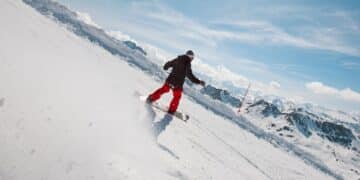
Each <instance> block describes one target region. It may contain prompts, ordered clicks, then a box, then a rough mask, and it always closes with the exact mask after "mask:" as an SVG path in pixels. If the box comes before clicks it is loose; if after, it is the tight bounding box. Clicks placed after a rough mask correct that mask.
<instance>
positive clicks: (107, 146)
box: [0, 0, 341, 180]
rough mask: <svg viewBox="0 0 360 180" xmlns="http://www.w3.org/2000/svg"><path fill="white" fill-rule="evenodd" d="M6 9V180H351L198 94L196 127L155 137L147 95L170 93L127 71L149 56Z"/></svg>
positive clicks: (0, 169) (0, 121) (0, 109)
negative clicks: (117, 52)
mask: <svg viewBox="0 0 360 180" xmlns="http://www.w3.org/2000/svg"><path fill="white" fill-rule="evenodd" d="M0 3H1V4H0V14H1V16H0V22H1V24H2V25H3V26H2V28H0V39H1V40H2V41H1V44H0V46H1V47H0V63H1V66H0V85H1V87H0V100H1V101H0V102H1V103H0V144H1V148H0V162H1V163H0V179H1V180H2V179H4V180H12V179H332V178H334V177H336V178H341V176H337V175H336V174H334V173H331V171H329V170H327V169H326V168H325V170H324V168H321V167H319V169H317V168H314V166H313V165H310V164H306V163H305V162H308V163H311V162H309V161H304V160H302V159H300V158H298V156H294V155H292V154H290V153H287V152H286V151H284V150H283V148H277V147H276V146H274V145H273V144H271V143H269V142H268V141H265V140H264V139H267V138H264V137H259V136H260V132H261V131H257V129H250V130H249V129H246V128H249V127H250V125H247V124H246V122H238V123H239V124H238V125H236V123H234V122H232V121H229V120H225V119H224V117H223V116H219V115H217V114H215V113H213V111H214V110H213V111H209V110H207V109H206V108H204V107H203V106H202V105H200V104H205V103H209V102H213V101H207V100H206V99H205V100H201V99H197V100H196V99H195V100H194V97H195V96H196V97H201V96H200V95H198V94H196V93H199V92H196V90H194V89H190V88H189V89H187V94H189V95H190V96H191V95H192V96H191V97H192V98H191V97H190V96H184V99H183V101H182V102H181V107H180V109H181V110H183V111H185V112H188V113H189V114H190V116H191V117H192V119H191V121H190V122H188V123H183V122H181V121H178V120H176V119H173V120H172V121H171V122H170V123H169V124H168V125H167V127H166V129H164V130H163V131H161V133H160V134H159V135H158V136H154V135H153V133H152V130H153V128H154V127H153V126H152V122H151V121H159V120H161V119H162V118H163V116H164V114H161V113H158V112H153V111H152V110H151V108H148V107H146V106H145V105H144V104H143V103H142V102H141V101H139V99H138V97H137V94H138V93H141V94H146V93H148V92H150V91H152V90H153V89H155V88H156V87H158V86H160V85H161V84H160V83H159V82H158V81H156V80H154V78H153V77H151V76H149V75H148V73H146V72H145V71H141V70H140V69H139V68H134V66H133V65H131V64H129V63H128V62H127V61H129V58H130V59H135V60H136V58H137V57H140V56H139V55H132V54H131V56H129V57H127V58H123V57H119V56H114V55H112V54H111V53H109V51H106V50H105V49H103V47H101V46H99V45H95V44H93V43H91V42H90V41H88V40H86V39H84V38H81V37H79V36H78V35H76V34H74V33H73V32H72V31H69V29H68V28H67V27H66V26H64V25H62V24H60V23H58V22H55V21H53V20H51V19H49V18H46V17H45V16H43V15H41V14H39V13H38V12H36V11H35V10H34V9H33V8H31V7H30V6H27V5H26V4H24V3H23V2H22V1H19V0H1V1H0ZM122 50H123V51H121V52H123V53H124V54H125V53H129V52H131V51H130V50H129V49H126V47H123V49H122ZM137 60H138V59H137ZM139 63H142V61H139ZM144 64H145V65H146V62H145V63H144ZM144 64H142V65H144ZM155 79H156V78H155ZM169 98H170V96H166V97H165V99H163V100H162V102H163V103H165V102H168V100H169ZM199 103H200V104H199ZM218 107H219V108H221V107H222V106H220V105H219V106H218ZM215 109H216V108H215ZM222 115H224V114H222ZM245 125H247V126H245ZM239 127H246V128H239ZM254 132H259V134H258V136H254ZM263 135H266V134H263ZM274 141H276V142H281V141H280V140H277V139H276V138H275V139H274ZM279 146H280V145H279ZM297 152H298V151H297ZM320 170H321V171H320ZM324 172H328V174H326V173H324Z"/></svg>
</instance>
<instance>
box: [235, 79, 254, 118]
mask: <svg viewBox="0 0 360 180" xmlns="http://www.w3.org/2000/svg"><path fill="white" fill-rule="evenodd" d="M250 86H251V82H249V85H248V88H247V89H246V91H245V94H244V96H243V98H242V100H241V102H240V104H239V109H238V113H240V112H241V108H242V106H243V104H244V103H245V98H246V96H247V95H248V93H249V89H250Z"/></svg>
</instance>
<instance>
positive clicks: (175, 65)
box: [146, 50, 205, 114]
mask: <svg viewBox="0 0 360 180" xmlns="http://www.w3.org/2000/svg"><path fill="white" fill-rule="evenodd" d="M193 59H194V52H193V51H192V50H188V51H187V52H186V54H184V55H180V56H178V57H177V58H175V59H173V60H171V61H168V62H167V63H165V65H164V70H168V69H169V68H170V67H171V68H172V70H171V73H170V75H169V76H168V77H167V79H166V81H165V84H164V85H163V86H162V87H161V88H159V89H157V90H156V91H155V92H153V93H152V94H150V95H149V96H148V98H147V99H146V101H147V102H148V103H152V102H154V101H156V100H158V99H159V98H160V97H161V95H163V94H164V93H167V92H169V90H170V89H172V91H173V98H172V100H171V102H170V106H169V109H168V113H169V114H174V113H175V112H176V109H177V107H178V105H179V102H180V98H181V94H182V88H183V84H184V82H185V77H188V78H189V79H190V80H191V81H192V82H193V83H196V84H200V85H202V86H205V82H204V81H201V80H199V79H198V78H196V77H195V76H194V74H193V73H192V70H191V61H192V60H193Z"/></svg>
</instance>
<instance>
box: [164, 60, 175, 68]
mask: <svg viewBox="0 0 360 180" xmlns="http://www.w3.org/2000/svg"><path fill="white" fill-rule="evenodd" d="M176 59H177V58H175V59H173V60H171V61H168V62H166V63H165V65H164V70H165V71H166V70H168V69H169V68H170V67H173V66H174V63H175V61H176Z"/></svg>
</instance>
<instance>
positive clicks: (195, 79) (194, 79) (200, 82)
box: [186, 65, 205, 86]
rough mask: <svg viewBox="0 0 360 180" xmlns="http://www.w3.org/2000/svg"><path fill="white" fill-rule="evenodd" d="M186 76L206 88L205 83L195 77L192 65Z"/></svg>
mask: <svg viewBox="0 0 360 180" xmlns="http://www.w3.org/2000/svg"><path fill="white" fill-rule="evenodd" d="M186 76H187V77H188V78H189V79H190V80H191V81H192V82H193V83H195V84H200V85H202V86H205V82H204V81H201V80H199V79H198V78H197V77H195V75H194V74H193V73H192V70H191V65H190V67H189V68H188V70H187V72H186Z"/></svg>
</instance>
